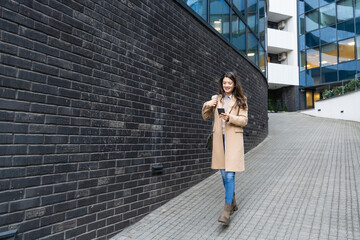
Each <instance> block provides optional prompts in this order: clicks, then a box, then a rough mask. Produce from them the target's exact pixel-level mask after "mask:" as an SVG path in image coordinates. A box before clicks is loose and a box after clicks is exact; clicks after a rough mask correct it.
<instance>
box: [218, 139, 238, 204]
mask: <svg viewBox="0 0 360 240" xmlns="http://www.w3.org/2000/svg"><path fill="white" fill-rule="evenodd" d="M223 144H224V151H225V135H223ZM220 172H221V177H222V180H223V184H224V187H225V203H228V204H230V205H231V203H232V200H233V196H234V192H235V172H226V171H225V169H221V170H220Z"/></svg>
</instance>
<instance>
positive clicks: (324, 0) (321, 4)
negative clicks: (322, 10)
mask: <svg viewBox="0 0 360 240" xmlns="http://www.w3.org/2000/svg"><path fill="white" fill-rule="evenodd" d="M332 2H335V0H320V7H322V6H324V5H326V4H328V3H332Z"/></svg>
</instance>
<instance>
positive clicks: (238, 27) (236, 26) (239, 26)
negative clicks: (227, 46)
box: [232, 12, 246, 55]
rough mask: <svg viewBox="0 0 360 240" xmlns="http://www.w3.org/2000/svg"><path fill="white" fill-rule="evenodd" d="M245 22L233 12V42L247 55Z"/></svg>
mask: <svg viewBox="0 0 360 240" xmlns="http://www.w3.org/2000/svg"><path fill="white" fill-rule="evenodd" d="M245 31H246V30H245V24H244V23H243V21H241V20H240V18H239V17H238V16H237V15H236V14H235V13H234V12H232V43H233V44H234V46H235V47H236V49H238V50H239V51H240V52H241V53H242V54H244V55H246V32H245Z"/></svg>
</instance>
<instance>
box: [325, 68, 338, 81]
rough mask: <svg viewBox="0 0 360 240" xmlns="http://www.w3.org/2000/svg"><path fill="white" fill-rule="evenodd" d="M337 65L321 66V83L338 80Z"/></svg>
mask: <svg viewBox="0 0 360 240" xmlns="http://www.w3.org/2000/svg"><path fill="white" fill-rule="evenodd" d="M337 75H338V73H337V65H335V66H331V67H323V68H321V83H328V82H336V81H337V77H338V76H337Z"/></svg>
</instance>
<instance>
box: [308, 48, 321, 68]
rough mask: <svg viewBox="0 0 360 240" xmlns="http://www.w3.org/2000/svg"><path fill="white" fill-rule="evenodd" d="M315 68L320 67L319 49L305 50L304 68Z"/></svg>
mask: <svg viewBox="0 0 360 240" xmlns="http://www.w3.org/2000/svg"><path fill="white" fill-rule="evenodd" d="M316 67H320V56H319V48H312V49H308V50H306V68H307V69H311V68H316Z"/></svg>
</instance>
